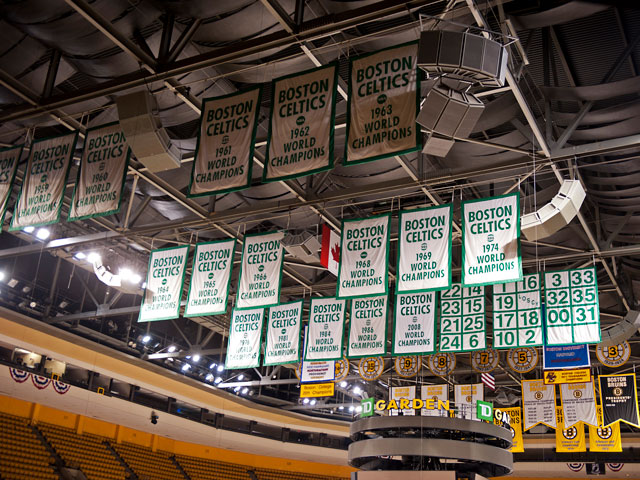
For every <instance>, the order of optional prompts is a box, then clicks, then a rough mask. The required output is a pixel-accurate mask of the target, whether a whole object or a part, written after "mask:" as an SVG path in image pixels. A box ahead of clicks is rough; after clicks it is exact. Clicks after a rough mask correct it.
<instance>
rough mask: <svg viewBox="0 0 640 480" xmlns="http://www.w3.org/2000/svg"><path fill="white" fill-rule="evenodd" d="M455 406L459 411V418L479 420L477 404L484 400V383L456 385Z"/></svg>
mask: <svg viewBox="0 0 640 480" xmlns="http://www.w3.org/2000/svg"><path fill="white" fill-rule="evenodd" d="M454 393H455V396H454V398H455V404H456V408H457V409H458V415H457V417H458V418H466V419H469V420H478V416H477V412H476V402H477V401H478V400H484V383H473V384H471V385H454Z"/></svg>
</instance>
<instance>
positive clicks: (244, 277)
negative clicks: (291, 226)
mask: <svg viewBox="0 0 640 480" xmlns="http://www.w3.org/2000/svg"><path fill="white" fill-rule="evenodd" d="M284 235H285V233H284V232H282V231H279V232H270V233H258V234H252V235H246V236H245V237H244V248H243V250H242V262H241V263H240V277H239V278H240V280H239V281H238V293H237V296H236V308H256V307H271V306H274V305H277V304H278V303H280V282H281V281H282V264H283V260H284V248H283V247H282V239H283V238H284Z"/></svg>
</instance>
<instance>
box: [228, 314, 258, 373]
mask: <svg viewBox="0 0 640 480" xmlns="http://www.w3.org/2000/svg"><path fill="white" fill-rule="evenodd" d="M263 318H264V309H263V308H256V309H254V310H235V309H234V310H233V314H232V315H231V323H230V325H229V341H228V342H227V358H226V360H225V363H224V366H225V368H228V369H234V368H255V367H259V366H260V344H261V340H262V321H263Z"/></svg>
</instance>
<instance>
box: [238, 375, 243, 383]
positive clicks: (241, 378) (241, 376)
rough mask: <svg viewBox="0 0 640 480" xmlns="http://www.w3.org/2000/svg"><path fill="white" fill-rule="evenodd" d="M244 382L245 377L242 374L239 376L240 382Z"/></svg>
mask: <svg viewBox="0 0 640 480" xmlns="http://www.w3.org/2000/svg"><path fill="white" fill-rule="evenodd" d="M242 380H244V375H243V374H242V373H241V374H240V375H239V376H238V381H239V382H241V381H242Z"/></svg>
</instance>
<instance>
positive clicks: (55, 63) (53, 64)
mask: <svg viewBox="0 0 640 480" xmlns="http://www.w3.org/2000/svg"><path fill="white" fill-rule="evenodd" d="M61 56H62V53H60V50H58V49H57V48H54V49H53V52H51V60H49V68H48V69H47V78H45V81H44V88H43V89H42V96H43V97H44V98H47V97H50V96H51V92H53V87H54V86H55V83H56V75H57V74H58V67H59V66H60V57H61Z"/></svg>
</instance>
